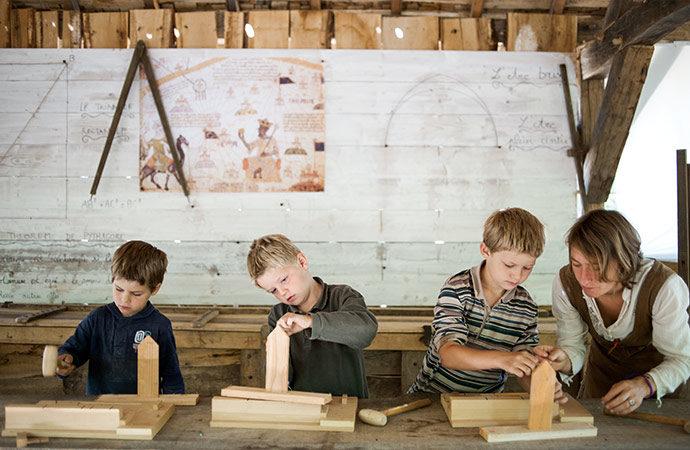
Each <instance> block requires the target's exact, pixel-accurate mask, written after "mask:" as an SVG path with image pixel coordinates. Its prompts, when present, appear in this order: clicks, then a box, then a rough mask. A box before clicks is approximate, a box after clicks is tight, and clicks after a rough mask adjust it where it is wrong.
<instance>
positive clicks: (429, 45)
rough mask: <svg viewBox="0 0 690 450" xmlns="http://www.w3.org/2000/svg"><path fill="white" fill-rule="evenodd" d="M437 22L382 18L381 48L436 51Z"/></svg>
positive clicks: (433, 18) (432, 19)
mask: <svg viewBox="0 0 690 450" xmlns="http://www.w3.org/2000/svg"><path fill="white" fill-rule="evenodd" d="M438 20H439V19H438V17H436V16H413V17H407V16H405V17H393V16H384V17H383V21H382V26H381V39H382V42H383V48H385V49H387V50H396V49H397V50H437V49H438V41H439V34H438V27H439V25H438ZM336 39H337V38H336ZM336 42H337V41H336Z"/></svg>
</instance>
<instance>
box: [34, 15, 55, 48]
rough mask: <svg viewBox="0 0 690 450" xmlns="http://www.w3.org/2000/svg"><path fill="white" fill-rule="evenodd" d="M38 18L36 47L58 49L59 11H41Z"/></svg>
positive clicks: (36, 16)
mask: <svg viewBox="0 0 690 450" xmlns="http://www.w3.org/2000/svg"><path fill="white" fill-rule="evenodd" d="M35 18H36V47H39V48H58V41H59V36H58V34H59V33H58V24H59V23H60V20H59V19H58V12H57V11H39V12H37V13H36V15H35Z"/></svg>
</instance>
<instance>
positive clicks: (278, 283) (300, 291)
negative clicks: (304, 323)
mask: <svg viewBox="0 0 690 450" xmlns="http://www.w3.org/2000/svg"><path fill="white" fill-rule="evenodd" d="M308 267H309V266H308V264H307V259H306V257H305V256H304V255H303V254H302V253H300V254H299V255H297V260H296V261H295V264H290V265H287V266H283V267H278V268H271V269H268V270H266V271H265V272H264V273H263V274H261V276H259V277H258V278H257V279H256V284H257V285H259V287H260V288H261V289H263V290H265V291H266V292H268V293H269V294H273V295H274V296H275V298H277V299H278V301H280V302H281V303H285V304H286V305H291V306H294V307H296V308H299V307H300V306H305V304H306V303H307V302H308V301H309V294H310V288H311V284H312V283H313V281H314V280H313V278H312V276H311V274H310V273H309V270H307V269H308ZM300 309H301V308H300Z"/></svg>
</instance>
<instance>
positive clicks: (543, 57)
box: [0, 49, 578, 305]
mask: <svg viewBox="0 0 690 450" xmlns="http://www.w3.org/2000/svg"><path fill="white" fill-rule="evenodd" d="M276 52H277V51H273V50H177V49H170V50H151V51H150V53H151V55H152V56H154V57H155V56H156V55H160V56H163V55H164V56H166V57H168V58H170V57H179V58H181V59H184V58H185V55H189V54H195V55H199V54H201V55H204V56H208V57H214V56H245V57H246V56H248V55H250V56H253V57H268V56H276ZM131 53H132V51H131V50H85V49H79V50H67V49H65V50H43V49H40V50H39V49H36V50H20V49H7V50H5V49H2V50H0V100H1V101H0V300H2V301H15V302H48V301H49V302H62V301H65V302H88V303H99V302H106V301H108V299H109V298H110V285H109V283H110V279H109V269H108V267H109V266H108V262H109V259H110V255H111V254H112V252H113V251H114V250H115V249H116V248H117V247H118V246H119V245H120V244H121V243H122V242H124V241H126V240H129V239H143V240H147V241H150V242H152V243H153V244H155V245H157V246H159V247H160V248H162V249H163V250H165V251H166V252H167V253H168V256H169V260H170V265H169V270H168V274H167V276H166V280H165V283H164V284H163V288H162V289H161V291H160V293H159V294H158V295H157V296H156V297H155V298H154V303H171V304H176V303H179V304H230V305H233V304H237V305H247V304H271V303H273V299H272V297H269V296H268V294H266V293H264V292H263V291H260V290H259V289H257V288H255V287H254V286H253V285H252V284H251V282H250V280H249V278H248V276H247V275H246V270H245V258H246V253H247V250H248V247H249V243H250V242H251V240H252V239H254V238H256V237H258V236H261V235H263V234H266V233H276V232H280V233H284V234H286V235H287V236H289V237H290V238H292V239H293V240H294V241H295V242H296V243H297V244H298V246H299V247H300V248H301V249H302V250H303V251H304V252H305V254H306V255H307V256H308V258H309V259H310V263H311V269H312V273H313V274H315V275H319V276H321V277H322V278H324V280H325V281H327V282H330V283H347V284H350V285H352V286H353V287H354V288H355V289H357V290H359V291H360V292H362V293H363V294H364V295H365V298H366V299H367V302H368V303H369V304H370V305H380V304H387V305H433V304H434V303H435V301H436V297H437V295H438V291H439V289H440V287H441V285H442V283H443V281H444V280H445V279H446V278H447V277H448V276H449V275H451V274H453V273H456V272H458V271H459V270H462V269H464V268H467V267H469V266H471V265H474V264H477V263H478V262H479V258H480V255H479V241H480V239H481V233H482V225H483V222H484V220H485V219H486V217H487V216H488V215H489V214H490V213H491V212H492V211H493V210H495V209H498V208H503V207H510V206H520V207H523V208H526V209H529V210H530V211H532V212H533V213H534V214H535V215H537V217H539V218H540V219H541V220H542V221H543V222H544V224H545V225H546V229H547V245H546V250H545V253H544V255H543V256H542V257H541V258H540V259H539V260H538V262H537V266H536V267H535V270H534V273H533V275H532V276H531V277H530V279H529V280H528V281H527V283H525V285H526V287H527V288H528V289H529V290H530V291H531V292H532V294H533V296H534V297H535V299H536V301H537V302H538V303H539V304H550V301H551V300H550V285H551V281H552V279H553V277H554V275H555V273H556V271H557V270H558V268H559V267H560V266H561V265H562V264H565V262H566V259H567V256H566V252H565V246H564V244H563V236H564V234H565V232H566V230H567V229H568V227H569V226H570V225H571V224H572V222H573V221H574V220H575V218H576V209H577V208H576V189H577V188H576V182H575V175H574V165H573V162H572V160H571V159H570V158H568V157H567V154H566V151H567V149H568V148H569V147H570V138H569V132H568V124H567V114H566V110H565V101H564V99H563V93H562V87H561V84H560V76H559V64H562V63H566V64H567V66H568V70H569V74H570V79H571V80H574V79H575V77H574V74H573V67H572V62H571V61H570V60H569V58H568V57H567V56H566V55H562V54H553V53H517V52H515V53H513V52H510V53H509V52H448V51H445V52H442V51H437V52H432V51H372V50H367V51H359V50H352V51H349V50H336V51H318V50H289V51H288V50H280V51H279V54H280V56H294V57H311V58H313V57H319V58H321V59H322V60H323V61H324V65H325V86H326V190H325V192H322V193H272V194H252V193H246V194H245V193H224V194H220V193H201V194H192V196H191V199H190V202H188V201H187V199H185V197H184V196H183V195H182V194H180V193H154V192H144V193H142V192H140V191H139V184H138V183H139V180H138V167H139V166H138V151H139V150H138V141H139V136H138V126H139V116H138V114H139V101H138V92H137V89H136V88H137V87H138V86H137V85H136V83H135V88H133V89H132V91H133V92H132V93H130V96H129V98H128V103H127V106H126V110H125V115H124V116H123V118H122V121H121V123H120V129H119V131H118V135H117V137H116V139H115V142H114V145H113V147H112V149H111V153H110V157H109V159H108V162H107V164H106V167H105V171H104V173H103V178H102V179H101V182H100V186H99V189H98V194H97V195H96V197H95V198H93V199H91V198H90V195H89V190H90V187H91V183H92V182H93V176H94V174H95V172H96V168H97V166H98V161H99V159H100V155H101V151H102V148H103V144H104V141H105V135H106V134H107V130H108V128H109V126H110V122H111V119H112V112H113V111H114V109H115V105H116V103H117V100H118V97H119V93H120V89H121V87H122V83H123V81H124V77H125V75H126V72H127V67H128V65H129V60H130V58H131ZM63 61H65V62H64V63H63ZM55 80H57V81H55ZM570 88H571V92H572V97H573V99H577V98H578V95H577V87H576V86H575V85H574V84H571V86H570ZM46 94H47V95H46ZM41 101H43V103H41ZM575 101H576V100H575ZM39 105H40V107H39ZM174 133H175V130H173V134H174ZM12 144H14V145H12Z"/></svg>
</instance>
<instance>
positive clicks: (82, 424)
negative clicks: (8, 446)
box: [5, 402, 121, 431]
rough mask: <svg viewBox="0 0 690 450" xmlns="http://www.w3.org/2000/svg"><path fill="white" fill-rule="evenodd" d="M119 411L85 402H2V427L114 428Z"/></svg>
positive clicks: (118, 418) (119, 415)
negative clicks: (25, 403)
mask: <svg viewBox="0 0 690 450" xmlns="http://www.w3.org/2000/svg"><path fill="white" fill-rule="evenodd" d="M120 417H121V411H120V409H118V408H111V407H110V406H108V405H104V406H95V407H89V406H88V405H87V404H86V403H83V404H76V405H71V406H65V407H61V406H60V404H59V403H58V402H53V403H52V404H50V403H49V404H46V405H7V406H5V428H6V429H15V430H27V431H29V430H49V429H64V430H81V429H85V428H86V429H88V428H93V429H98V430H116V429H117V428H118V427H119V426H120Z"/></svg>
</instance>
